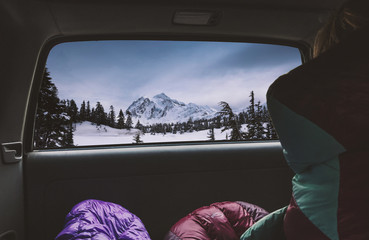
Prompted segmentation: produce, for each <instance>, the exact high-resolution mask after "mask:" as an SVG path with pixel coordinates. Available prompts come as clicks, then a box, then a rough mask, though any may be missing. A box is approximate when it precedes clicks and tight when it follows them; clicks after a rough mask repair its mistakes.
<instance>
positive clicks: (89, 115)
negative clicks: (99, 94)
mask: <svg viewBox="0 0 369 240" xmlns="http://www.w3.org/2000/svg"><path fill="white" fill-rule="evenodd" d="M86 120H88V121H91V110H90V101H87V107H86Z"/></svg>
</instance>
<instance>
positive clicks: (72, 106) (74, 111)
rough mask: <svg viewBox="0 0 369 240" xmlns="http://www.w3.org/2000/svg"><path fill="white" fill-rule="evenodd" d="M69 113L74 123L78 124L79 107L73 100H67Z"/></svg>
mask: <svg viewBox="0 0 369 240" xmlns="http://www.w3.org/2000/svg"><path fill="white" fill-rule="evenodd" d="M67 103H68V104H67V113H68V115H69V116H70V120H71V122H72V123H76V122H77V118H78V107H77V104H76V102H75V101H74V100H73V99H72V100H70V101H69V100H67Z"/></svg>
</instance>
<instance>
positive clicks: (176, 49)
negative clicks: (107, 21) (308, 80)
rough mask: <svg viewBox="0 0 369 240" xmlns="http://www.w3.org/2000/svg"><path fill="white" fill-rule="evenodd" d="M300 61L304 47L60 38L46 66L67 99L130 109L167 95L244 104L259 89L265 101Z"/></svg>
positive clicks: (211, 103)
mask: <svg viewBox="0 0 369 240" xmlns="http://www.w3.org/2000/svg"><path fill="white" fill-rule="evenodd" d="M300 64H301V57H300V53H299V51H298V49H295V48H292V47H286V46H277V45H266V44H251V43H230V42H228V43H227V42H190V41H186V42H185V41H147V40H119V41H118V40H116V41H89V42H71V43H62V44H59V45H57V46H55V47H54V48H53V49H52V50H51V52H50V54H49V57H48V60H47V64H46V66H47V68H48V70H49V72H50V76H51V78H52V81H53V82H54V83H55V85H56V87H57V88H58V94H59V95H58V96H59V98H60V99H74V100H75V101H76V103H77V105H78V107H79V106H80V104H81V103H82V101H83V100H86V101H90V103H91V106H92V107H93V106H95V104H96V102H97V101H99V102H101V104H103V106H104V108H105V111H108V109H109V106H110V105H113V106H114V108H115V109H116V111H117V110H119V109H122V110H123V111H124V110H126V109H127V108H128V107H129V105H130V104H131V103H132V102H133V101H134V100H136V99H138V98H139V97H141V96H146V97H153V96H154V95H157V94H160V93H165V94H166V95H167V96H169V97H171V98H173V99H177V100H178V101H181V102H184V103H195V104H198V105H207V106H210V107H213V108H215V109H219V106H218V103H219V102H220V101H226V102H228V103H229V104H230V106H231V107H232V108H234V109H236V110H240V109H244V108H246V107H247V106H248V104H249V99H250V98H249V95H250V92H251V91H254V93H255V98H256V100H260V101H261V102H262V103H265V94H266V91H267V89H268V87H269V85H270V84H271V83H272V82H273V81H274V80H276V79H277V78H278V76H280V75H282V74H285V73H287V72H289V71H290V70H292V69H293V68H295V67H297V66H299V65H300Z"/></svg>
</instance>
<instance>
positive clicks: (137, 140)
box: [132, 131, 143, 144]
mask: <svg viewBox="0 0 369 240" xmlns="http://www.w3.org/2000/svg"><path fill="white" fill-rule="evenodd" d="M132 143H133V144H140V143H143V141H142V140H141V134H140V132H139V131H138V132H137V133H136V134H135V135H134V136H133V142H132Z"/></svg>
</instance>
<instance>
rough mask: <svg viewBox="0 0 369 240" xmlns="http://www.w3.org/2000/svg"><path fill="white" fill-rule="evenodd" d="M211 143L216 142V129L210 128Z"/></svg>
mask: <svg viewBox="0 0 369 240" xmlns="http://www.w3.org/2000/svg"><path fill="white" fill-rule="evenodd" d="M208 138H209V141H215V135H214V128H210V129H209V132H208Z"/></svg>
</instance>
